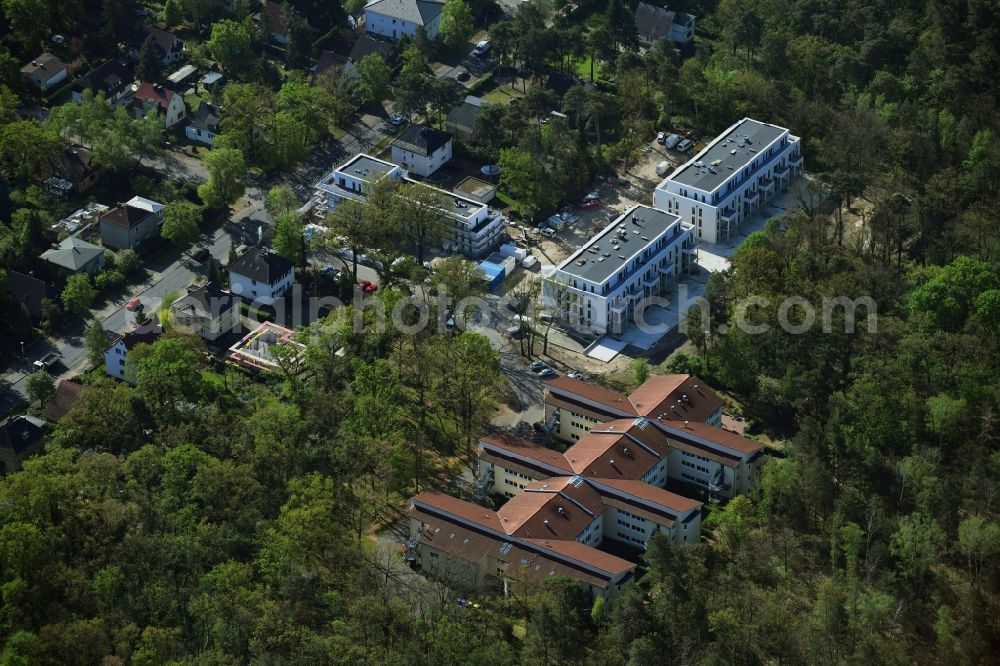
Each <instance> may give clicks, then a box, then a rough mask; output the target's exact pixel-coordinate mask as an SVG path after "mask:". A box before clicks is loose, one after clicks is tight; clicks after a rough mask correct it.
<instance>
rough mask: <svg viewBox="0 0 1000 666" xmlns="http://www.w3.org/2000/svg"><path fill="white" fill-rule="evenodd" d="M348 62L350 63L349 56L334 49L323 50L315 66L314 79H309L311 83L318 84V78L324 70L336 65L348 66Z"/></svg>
mask: <svg viewBox="0 0 1000 666" xmlns="http://www.w3.org/2000/svg"><path fill="white" fill-rule="evenodd" d="M348 63H350V60H348V58H347V56H342V55H340V54H339V53H334V52H333V51H323V52H322V53H320V54H319V60H317V61H316V65H315V66H314V67H313V75H312V79H310V81H309V83H310V85H316V81H317V79H318V78H319V77H320V75H322V74H323V72H325V71H327V70H330V69H333V68H334V67H341V68H343V67H347V65H348Z"/></svg>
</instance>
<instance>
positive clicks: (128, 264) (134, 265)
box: [115, 249, 142, 275]
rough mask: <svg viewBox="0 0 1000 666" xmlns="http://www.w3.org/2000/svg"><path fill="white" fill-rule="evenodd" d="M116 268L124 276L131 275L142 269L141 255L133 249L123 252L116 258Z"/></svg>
mask: <svg viewBox="0 0 1000 666" xmlns="http://www.w3.org/2000/svg"><path fill="white" fill-rule="evenodd" d="M115 266H116V267H117V268H118V270H119V271H121V272H122V274H123V275H131V274H132V273H135V272H136V271H137V270H139V268H141V267H142V262H141V261H140V260H139V254H138V253H137V252H136V251H135V250H132V249H128V250H122V251H121V252H119V253H118V254H117V255H116V256H115Z"/></svg>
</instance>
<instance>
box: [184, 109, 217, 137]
mask: <svg viewBox="0 0 1000 666" xmlns="http://www.w3.org/2000/svg"><path fill="white" fill-rule="evenodd" d="M189 125H190V126H191V127H194V128H196V129H202V130H205V131H207V132H213V133H216V132H218V131H219V107H217V106H216V105H214V104H211V103H209V102H205V101H203V102H202V103H201V104H199V105H198V110H197V111H195V112H194V114H193V115H192V117H191V122H190V123H189Z"/></svg>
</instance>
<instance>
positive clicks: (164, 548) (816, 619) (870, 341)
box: [0, 0, 1000, 666]
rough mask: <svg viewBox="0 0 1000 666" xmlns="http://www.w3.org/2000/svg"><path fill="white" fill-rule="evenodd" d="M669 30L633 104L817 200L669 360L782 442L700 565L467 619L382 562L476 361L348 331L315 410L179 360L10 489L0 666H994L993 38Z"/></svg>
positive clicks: (491, 603) (895, 31) (896, 23)
mask: <svg viewBox="0 0 1000 666" xmlns="http://www.w3.org/2000/svg"><path fill="white" fill-rule="evenodd" d="M8 4H13V3H8V2H5V3H4V5H5V6H7V5H8ZM673 5H674V6H675V8H681V9H689V10H691V11H693V12H695V13H697V14H698V15H699V24H698V25H699V33H701V35H700V36H699V42H698V48H697V50H696V53H695V55H694V56H693V57H691V58H689V59H686V60H684V61H683V62H682V63H679V64H678V63H674V64H670V63H669V62H665V61H662V60H661V61H657V62H659V63H660V65H662V66H657V67H656V68H655V69H654V71H649V70H646V69H642V68H643V67H644V65H643V63H642V62H636V60H635V59H634V58H630V57H622V58H620V59H618V62H617V63H613V64H612V65H611V66H612V67H617V68H618V74H619V76H618V81H619V85H620V86H626V85H630V83H629V82H630V81H632V80H633V78H630V74H629V72H630V69H631V70H635V72H639V74H641V79H642V80H643V81H645V82H646V85H647V86H648V91H649V93H650V95H649V97H648V99H649V102H650V103H651V104H657V105H666V107H667V111H666V114H667V117H668V118H670V119H672V120H673V121H676V122H677V123H678V124H681V123H684V124H687V125H688V126H690V127H694V128H697V129H699V130H702V131H705V132H712V131H718V130H721V129H723V128H725V127H727V126H728V125H729V124H731V123H732V122H733V121H734V120H736V119H738V118H741V117H743V116H744V115H751V116H754V117H756V118H759V119H761V120H768V121H771V122H775V123H777V124H781V125H783V126H786V127H789V128H792V131H793V132H794V133H795V134H796V135H798V136H801V137H802V138H803V145H804V147H805V157H806V166H807V169H808V170H809V171H810V172H811V173H812V174H813V175H814V177H815V180H813V181H811V182H812V183H813V184H812V185H811V186H810V187H808V188H805V189H806V191H805V192H804V194H803V197H802V202H801V205H800V206H798V207H797V208H796V209H795V210H789V211H788V215H787V216H785V217H784V218H782V220H781V222H780V223H773V224H769V225H768V227H767V229H766V230H765V231H763V232H760V233H757V234H754V235H753V236H752V237H751V238H750V239H749V241H748V242H747V243H746V244H745V245H744V246H743V248H742V249H741V250H739V251H738V252H737V254H736V255H735V257H734V259H733V268H732V270H730V271H728V272H727V273H725V274H722V275H720V276H718V277H717V278H713V280H712V283H711V284H710V289H709V299H710V301H711V302H712V305H713V307H712V310H711V322H710V323H711V324H712V325H711V327H710V329H709V330H710V331H711V333H709V334H697V333H696V334H693V335H692V343H693V350H692V351H691V353H687V354H675V355H674V356H673V357H671V358H670V359H669V361H668V366H669V368H670V369H672V370H690V371H694V372H697V373H698V374H699V375H700V376H702V377H703V378H704V379H705V380H707V381H709V382H710V383H712V385H713V386H715V387H717V388H719V389H721V390H725V391H727V392H729V393H731V394H732V395H734V396H736V397H737V398H738V399H740V400H741V401H742V402H743V403H745V405H746V411H747V413H748V415H749V416H750V417H751V418H752V420H753V422H754V423H755V426H756V428H757V429H758V430H759V431H760V432H762V433H766V434H768V435H771V436H773V437H775V438H778V439H781V440H782V441H783V443H782V444H781V446H780V448H779V449H778V450H777V451H776V454H775V455H774V456H772V457H771V458H770V460H769V461H768V463H767V464H766V466H765V467H764V469H763V472H762V477H761V485H760V489H759V492H757V493H756V494H755V495H754V496H752V497H750V498H741V499H738V500H735V501H732V502H730V503H729V504H728V505H726V506H725V507H724V508H722V509H721V510H718V511H716V512H714V513H713V515H712V516H711V518H710V519H709V521H707V522H708V524H710V525H711V526H712V527H713V531H712V535H713V536H712V539H711V540H708V541H705V542H703V543H702V544H701V545H698V546H693V547H692V546H685V547H674V546H670V545H667V544H664V543H662V542H660V541H655V540H654V545H653V546H652V547H651V548H650V550H649V552H648V553H647V563H646V564H647V567H646V573H645V575H644V576H643V577H642V579H641V580H640V581H638V583H637V584H635V585H633V586H631V587H630V588H628V589H627V591H626V592H624V593H623V594H622V595H621V596H620V597H619V598H617V599H615V600H614V601H611V602H609V603H607V604H602V603H599V604H597V605H595V606H594V607H592V608H590V607H589V604H584V602H583V600H582V599H581V598H580V593H579V591H578V590H576V589H575V588H574V587H573V586H571V585H568V584H566V583H564V582H559V581H555V582H554V583H553V584H550V585H548V586H547V587H546V588H545V589H544V590H540V591H539V593H538V595H537V596H534V597H531V598H507V599H495V600H484V601H483V603H482V607H481V608H462V607H459V606H458V605H457V604H456V603H455V597H456V595H455V594H454V593H451V592H449V591H448V590H445V589H443V588H441V587H438V586H436V585H433V584H424V583H420V582H418V581H415V580H414V579H413V578H412V577H410V576H408V575H407V573H406V570H405V569H403V570H400V568H399V566H398V565H397V564H394V563H393V562H394V561H395V560H394V559H393V558H391V557H388V556H386V554H385V553H384V552H383V551H382V550H381V549H379V548H378V547H377V545H376V542H374V541H373V540H371V539H369V538H368V533H369V531H370V528H371V526H373V525H376V524H381V523H382V522H383V521H384V520H386V519H387V518H389V517H392V516H393V512H392V510H393V508H394V507H398V506H399V505H400V502H401V500H402V499H403V498H404V497H405V496H406V495H407V494H408V493H410V492H412V491H413V490H415V489H416V487H418V485H419V487H421V488H423V487H425V486H426V485H428V484H434V483H436V482H438V481H439V479H443V478H446V475H445V474H444V472H445V471H446V470H445V469H444V467H445V465H446V462H445V460H446V459H445V458H444V456H449V455H455V454H462V453H464V451H463V450H462V447H463V446H464V443H465V442H467V441H469V438H470V437H471V436H474V435H475V434H476V432H477V431H478V429H479V428H480V427H481V426H482V425H483V424H484V423H485V421H486V420H487V419H488V416H489V414H490V412H491V410H492V409H493V407H494V406H495V404H496V400H498V399H502V379H501V376H500V373H499V360H498V358H497V357H496V354H495V353H494V352H492V351H491V350H490V349H489V348H488V345H486V344H485V341H484V340H483V339H482V338H480V337H478V336H475V335H472V334H463V335H460V336H451V335H441V334H431V333H425V334H420V335H417V336H407V335H403V334H400V333H398V332H392V331H389V332H385V333H383V334H368V335H365V336H358V335H353V334H351V333H349V332H348V331H347V330H346V329H344V328H334V329H333V330H327V331H325V332H323V333H322V334H319V335H317V336H314V337H313V338H311V339H310V341H309V348H308V354H307V365H308V370H309V372H308V380H307V381H303V380H301V379H300V378H298V377H297V376H296V375H295V374H294V373H288V374H279V375H278V376H276V377H274V378H273V379H272V380H271V381H270V382H266V383H256V382H252V381H250V380H248V379H247V378H245V377H242V376H241V375H239V374H235V373H232V372H226V373H213V372H209V371H208V369H206V368H204V367H202V360H201V358H202V357H201V356H200V355H199V354H198V353H197V351H196V349H195V348H194V346H193V345H192V343H191V342H190V341H187V340H185V339H183V338H181V337H173V336H168V337H167V338H166V339H164V340H162V341H161V342H159V343H157V344H156V345H155V346H154V347H152V348H148V349H145V350H142V351H141V352H140V353H139V354H137V355H135V357H134V358H133V359H132V360H131V361H130V362H131V363H133V365H134V367H135V368H136V373H137V379H138V381H137V384H136V386H134V387H132V386H129V385H124V384H116V383H112V382H110V381H108V380H97V381H93V382H92V383H91V385H89V386H88V387H87V389H86V390H85V392H84V394H83V397H82V399H81V402H80V403H78V404H77V405H76V407H75V408H74V409H73V411H72V412H71V414H70V415H69V416H68V417H67V418H66V419H65V420H64V421H62V422H61V423H60V424H59V426H58V427H57V428H56V429H55V430H54V432H53V433H52V434H51V435H50V437H49V440H48V442H47V444H46V450H45V453H44V454H43V455H40V456H38V457H36V458H35V459H33V460H31V461H29V462H28V463H27V464H26V465H25V467H24V469H23V471H21V472H19V473H16V474H13V475H11V476H8V477H6V478H4V479H3V480H2V481H0V603H2V606H0V627H2V632H3V643H4V647H3V652H2V654H0V664H4V665H7V664H10V665H14V664H105V665H111V664H125V663H131V664H167V663H177V664H199V665H202V664H220V665H222V664H243V663H255V664H297V663H301V664H327V663H329V664H361V663H385V664H489V665H490V666H500V665H502V664H508V663H509V664H514V663H536V664H570V663H573V664H576V663H589V664H602V665H604V664H635V665H636V666H640V665H641V666H645V665H647V664H658V663H664V662H677V663H683V664H724V663H725V664H728V663H743V664H753V663H763V662H769V663H777V662H781V663H846V662H850V663H885V662H892V663H908V662H917V663H968V664H983V663H995V662H997V661H998V660H1000V626H998V625H1000V619H998V618H1000V612H998V607H997V601H998V600H997V590H998V588H1000V585H998V583H1000V580H998V576H1000V521H998V519H997V502H998V501H1000V380H998V372H997V369H998V367H1000V362H998V361H1000V358H998V356H1000V349H998V340H1000V336H998V328H1000V266H998V262H1000V230H998V222H997V220H998V217H997V214H996V209H997V205H998V204H1000V191H998V184H1000V183H998V173H1000V144H998V142H997V135H998V133H1000V115H998V110H997V108H998V101H1000V77H998V76H997V71H998V70H1000V53H998V50H997V47H998V44H1000V7H998V6H997V3H996V2H991V1H989V0H966V1H960V0H950V1H945V0H899V1H897V2H884V3H869V2H860V1H857V0H853V1H848V2H834V1H833V0H788V1H781V0H774V1H767V0H757V1H755V0H723V1H722V2H720V3H718V4H716V3H714V2H710V1H706V2H685V3H673ZM668 60H669V59H668ZM635 72H633V73H635ZM637 76H638V75H637ZM627 92H628V91H627V90H625V91H624V92H623V90H622V89H620V90H619V92H618V94H619V95H622V94H624V93H627ZM653 113H658V111H656V110H654V111H653ZM823 191H825V192H828V193H829V194H830V197H828V198H826V199H825V201H821V197H820V196H819V193H820V192H823ZM810 192H812V193H813V194H815V195H816V196H811V195H810ZM748 295H763V296H766V297H768V298H769V299H770V301H771V302H772V303H775V304H776V303H777V302H779V301H780V300H781V299H782V298H784V297H786V296H790V295H798V296H803V297H805V298H807V299H809V300H810V301H816V302H818V300H819V299H821V298H822V297H824V296H839V295H846V296H850V297H852V298H853V297H858V296H863V295H869V296H871V297H872V298H873V299H874V300H875V302H876V304H877V319H876V320H875V322H874V324H875V329H874V330H871V329H870V328H869V326H868V323H869V322H868V321H863V322H861V323H860V324H859V326H858V328H857V330H856V331H855V332H853V333H844V332H842V329H841V332H834V333H823V332H821V331H819V330H818V329H816V330H814V331H812V332H809V333H806V334H803V335H791V334H788V333H784V332H782V331H781V330H780V329H779V328H778V327H774V326H772V327H771V330H770V331H769V332H768V333H766V334H763V335H752V336H751V335H746V334H743V333H740V332H739V331H738V330H737V329H736V328H735V327H732V326H730V327H729V331H730V332H729V333H728V334H726V335H721V334H719V333H717V331H718V324H722V323H727V322H728V320H729V319H731V318H732V317H733V316H735V313H734V312H733V311H732V308H731V304H733V303H735V302H737V301H738V300H739V299H741V298H743V297H745V296H748ZM378 297H379V298H383V299H387V300H389V301H391V300H392V299H393V298H395V297H396V296H394V295H393V292H392V291H391V290H383V291H382V292H380V293H379V296H378ZM753 316H754V317H759V318H762V320H765V321H769V320H772V319H773V318H774V316H775V313H774V312H771V311H767V310H766V309H765V310H760V311H757V312H755V313H754V315H753ZM341 347H346V348H347V349H348V350H349V353H348V355H347V357H346V358H347V359H348V360H345V359H344V358H342V357H340V356H338V355H336V354H335V353H334V352H335V351H336V350H337V349H339V348H341ZM581 607H584V608H585V612H584V611H581Z"/></svg>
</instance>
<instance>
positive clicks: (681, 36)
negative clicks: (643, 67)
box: [635, 2, 694, 46]
mask: <svg viewBox="0 0 1000 666" xmlns="http://www.w3.org/2000/svg"><path fill="white" fill-rule="evenodd" d="M635 27H636V32H637V33H638V36H639V43H641V44H643V45H645V46H652V45H653V44H654V43H656V42H658V41H659V40H661V39H669V40H670V41H671V42H673V43H674V44H679V45H684V44H690V43H691V42H692V41H693V40H694V16H692V15H691V14H687V13H685V12H675V11H672V10H670V9H667V8H666V7H654V6H653V5H650V4H647V3H645V2H640V3H639V4H638V6H636V8H635Z"/></svg>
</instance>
